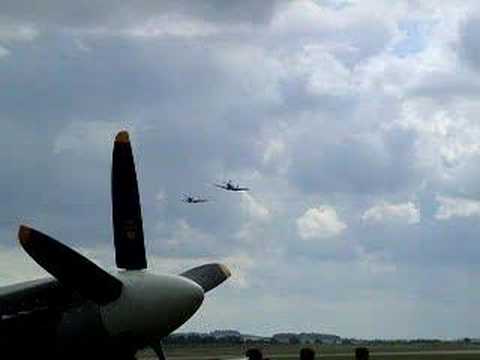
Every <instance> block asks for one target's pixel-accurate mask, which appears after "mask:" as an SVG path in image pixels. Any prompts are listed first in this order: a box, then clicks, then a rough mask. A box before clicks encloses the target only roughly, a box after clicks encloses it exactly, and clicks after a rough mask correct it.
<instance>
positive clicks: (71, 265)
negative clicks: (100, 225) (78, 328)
mask: <svg viewBox="0 0 480 360" xmlns="http://www.w3.org/2000/svg"><path fill="white" fill-rule="evenodd" d="M18 239H19V240H20V244H21V245H22V247H23V248H24V249H25V251H26V252H27V253H28V254H29V255H30V256H31V257H32V258H33V260H35V262H36V263H37V264H38V265H40V266H41V267H42V268H44V269H45V270H46V271H47V272H48V273H50V274H51V275H52V276H54V277H55V278H56V279H57V280H58V281H59V282H60V283H62V284H63V285H64V286H67V287H69V288H71V289H73V290H76V291H78V293H79V294H80V295H82V296H83V297H85V298H86V299H89V300H91V301H93V302H95V303H97V304H99V305H105V304H108V303H109V302H112V301H114V300H116V299H118V297H119V296H120V294H121V292H122V286H123V285H122V282H121V281H120V280H118V279H117V278H115V277H113V276H112V275H110V274H109V273H108V272H106V271H105V270H103V269H102V268H100V267H99V266H97V265H96V264H94V263H93V262H92V261H90V260H88V259H87V258H86V257H84V256H83V255H80V254H79V253H78V252H76V251H75V250H73V249H71V248H69V247H68V246H66V245H64V244H62V243H61V242H59V241H57V240H55V239H52V238H51V237H49V236H47V235H45V234H43V233H41V232H39V231H37V230H34V229H31V228H29V227H27V226H25V225H21V226H20V229H19V231H18Z"/></svg>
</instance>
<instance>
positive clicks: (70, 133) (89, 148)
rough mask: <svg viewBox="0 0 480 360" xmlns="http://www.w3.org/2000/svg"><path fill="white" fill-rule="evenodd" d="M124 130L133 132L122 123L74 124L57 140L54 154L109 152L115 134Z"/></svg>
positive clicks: (92, 122) (54, 145)
mask: <svg viewBox="0 0 480 360" xmlns="http://www.w3.org/2000/svg"><path fill="white" fill-rule="evenodd" d="M122 129H127V130H129V131H130V132H133V131H134V129H133V127H132V126H129V125H128V124H124V123H120V122H107V121H91V122H72V123H71V124H70V125H68V126H67V127H66V128H65V129H64V130H63V131H62V132H61V133H60V134H59V135H58V137H57V138H56V140H55V142H54V144H53V153H54V154H60V153H62V152H64V151H73V152H75V153H78V154H85V153H92V152H93V153H94V155H98V153H99V152H109V151H110V149H111V146H112V145H111V144H112V141H113V139H114V137H115V134H116V133H117V132H118V131H119V130H122Z"/></svg>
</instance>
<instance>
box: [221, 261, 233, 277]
mask: <svg viewBox="0 0 480 360" xmlns="http://www.w3.org/2000/svg"><path fill="white" fill-rule="evenodd" d="M219 265H220V269H222V271H223V273H224V274H225V276H226V277H227V278H229V277H230V276H232V272H231V271H230V269H229V268H228V267H227V266H226V265H224V264H219Z"/></svg>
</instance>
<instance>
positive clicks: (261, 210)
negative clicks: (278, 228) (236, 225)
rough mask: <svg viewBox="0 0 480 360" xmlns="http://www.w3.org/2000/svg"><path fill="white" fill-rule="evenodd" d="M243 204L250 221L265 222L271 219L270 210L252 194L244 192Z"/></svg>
mask: <svg viewBox="0 0 480 360" xmlns="http://www.w3.org/2000/svg"><path fill="white" fill-rule="evenodd" d="M241 205H242V208H243V210H244V212H245V213H246V214H247V215H248V217H249V219H250V221H254V222H261V223H263V222H267V221H269V220H270V211H269V210H268V209H267V207H265V205H263V204H262V203H261V202H260V201H259V200H257V199H255V198H254V197H253V196H252V195H250V194H248V193H243V194H242V201H241Z"/></svg>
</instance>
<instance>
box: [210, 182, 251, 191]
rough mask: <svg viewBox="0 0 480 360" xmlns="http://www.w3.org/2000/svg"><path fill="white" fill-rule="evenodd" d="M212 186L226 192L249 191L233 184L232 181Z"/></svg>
mask: <svg viewBox="0 0 480 360" xmlns="http://www.w3.org/2000/svg"><path fill="white" fill-rule="evenodd" d="M213 185H214V186H216V187H218V188H220V189H223V190H228V191H249V190H250V189H249V188H247V187H240V186H239V185H235V184H233V182H232V180H228V181H227V182H225V183H223V184H213Z"/></svg>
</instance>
